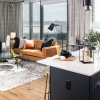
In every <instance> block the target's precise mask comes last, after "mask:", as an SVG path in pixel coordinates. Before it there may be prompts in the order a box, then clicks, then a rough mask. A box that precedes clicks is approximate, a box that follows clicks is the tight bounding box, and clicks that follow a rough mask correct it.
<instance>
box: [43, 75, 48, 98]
mask: <svg viewBox="0 0 100 100" xmlns="http://www.w3.org/2000/svg"><path fill="white" fill-rule="evenodd" d="M47 83H48V74H47V76H46V86H45V95H44V100H46V91H47Z"/></svg>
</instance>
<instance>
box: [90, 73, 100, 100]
mask: <svg viewBox="0 0 100 100" xmlns="http://www.w3.org/2000/svg"><path fill="white" fill-rule="evenodd" d="M98 82H99V83H100V72H98V73H97V74H95V75H93V76H92V89H91V90H92V100H100V86H96V85H97V83H98Z"/></svg>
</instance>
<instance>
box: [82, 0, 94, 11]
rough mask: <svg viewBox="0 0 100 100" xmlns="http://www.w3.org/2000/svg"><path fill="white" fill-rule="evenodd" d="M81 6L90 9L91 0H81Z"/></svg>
mask: <svg viewBox="0 0 100 100" xmlns="http://www.w3.org/2000/svg"><path fill="white" fill-rule="evenodd" d="M83 6H84V9H85V10H91V7H92V0H83Z"/></svg>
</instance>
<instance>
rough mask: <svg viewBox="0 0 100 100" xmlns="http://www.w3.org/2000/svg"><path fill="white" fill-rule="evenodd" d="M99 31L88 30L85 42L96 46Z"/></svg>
mask: <svg viewBox="0 0 100 100" xmlns="http://www.w3.org/2000/svg"><path fill="white" fill-rule="evenodd" d="M99 34H100V33H99V32H97V31H94V30H93V29H90V30H89V33H88V34H86V37H87V40H85V41H87V43H88V44H90V45H92V46H97V43H98V40H99Z"/></svg>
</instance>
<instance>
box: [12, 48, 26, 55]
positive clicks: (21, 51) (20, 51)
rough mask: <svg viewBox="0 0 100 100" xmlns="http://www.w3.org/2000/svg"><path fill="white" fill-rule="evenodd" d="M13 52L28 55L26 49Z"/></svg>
mask: <svg viewBox="0 0 100 100" xmlns="http://www.w3.org/2000/svg"><path fill="white" fill-rule="evenodd" d="M13 51H14V52H16V53H21V54H26V49H20V48H14V49H13Z"/></svg>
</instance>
